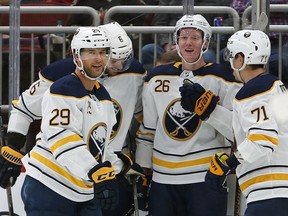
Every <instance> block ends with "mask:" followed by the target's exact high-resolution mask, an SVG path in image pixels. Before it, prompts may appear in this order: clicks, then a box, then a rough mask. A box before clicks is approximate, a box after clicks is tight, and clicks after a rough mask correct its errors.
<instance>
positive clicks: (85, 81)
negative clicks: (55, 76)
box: [75, 69, 96, 91]
mask: <svg viewBox="0 0 288 216" xmlns="http://www.w3.org/2000/svg"><path fill="white" fill-rule="evenodd" d="M75 74H76V75H77V77H78V78H79V79H80V81H81V82H82V84H83V86H84V87H85V89H86V90H88V91H92V89H93V88H94V85H95V82H96V81H95V80H90V79H88V78H87V77H85V76H84V75H83V74H82V73H81V71H80V70H79V69H76V71H75Z"/></svg>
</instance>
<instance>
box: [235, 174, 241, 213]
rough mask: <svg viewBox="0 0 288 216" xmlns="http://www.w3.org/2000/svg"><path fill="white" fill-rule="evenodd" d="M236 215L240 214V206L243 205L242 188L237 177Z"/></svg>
mask: <svg viewBox="0 0 288 216" xmlns="http://www.w3.org/2000/svg"><path fill="white" fill-rule="evenodd" d="M234 204H235V205H234V216H240V206H241V190H240V187H239V183H238V180H237V177H236V188H235V200H234Z"/></svg>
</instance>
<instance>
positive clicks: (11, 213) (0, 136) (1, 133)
mask: <svg viewBox="0 0 288 216" xmlns="http://www.w3.org/2000/svg"><path fill="white" fill-rule="evenodd" d="M0 142H1V143H0V146H1V147H2V146H4V143H5V141H4V126H3V121H2V116H0ZM6 193H7V201H8V210H9V216H14V209H13V199H12V192H11V186H8V187H7V188H6Z"/></svg>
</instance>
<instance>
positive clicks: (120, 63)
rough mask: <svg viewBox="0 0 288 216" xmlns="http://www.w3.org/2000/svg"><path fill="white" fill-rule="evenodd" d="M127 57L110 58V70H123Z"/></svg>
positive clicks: (112, 71)
mask: <svg viewBox="0 0 288 216" xmlns="http://www.w3.org/2000/svg"><path fill="white" fill-rule="evenodd" d="M125 60H126V59H112V58H111V59H110V60H109V63H108V70H109V72H111V73H117V72H119V71H120V72H121V71H122V70H123V69H124V63H125Z"/></svg>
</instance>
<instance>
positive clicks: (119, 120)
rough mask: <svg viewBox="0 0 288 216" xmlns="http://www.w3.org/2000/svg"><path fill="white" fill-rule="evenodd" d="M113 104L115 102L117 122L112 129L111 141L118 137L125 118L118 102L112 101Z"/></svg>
mask: <svg viewBox="0 0 288 216" xmlns="http://www.w3.org/2000/svg"><path fill="white" fill-rule="evenodd" d="M112 102H113V106H114V112H115V115H116V120H117V122H116V123H115V125H114V126H113V128H112V131H111V137H110V138H111V139H113V138H114V137H115V136H116V135H117V133H118V131H119V130H120V128H121V124H122V118H123V111H122V108H121V106H120V104H119V103H118V101H116V100H115V99H112Z"/></svg>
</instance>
